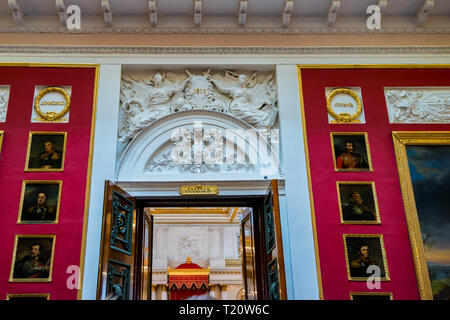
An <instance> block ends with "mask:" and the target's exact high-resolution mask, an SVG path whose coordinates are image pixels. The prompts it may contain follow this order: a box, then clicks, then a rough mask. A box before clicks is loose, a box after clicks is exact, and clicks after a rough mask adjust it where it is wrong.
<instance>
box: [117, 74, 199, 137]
mask: <svg viewBox="0 0 450 320" xmlns="http://www.w3.org/2000/svg"><path fill="white" fill-rule="evenodd" d="M190 79H191V77H190V76H189V77H188V78H187V79H185V80H184V81H183V82H182V83H181V84H178V85H177V84H174V83H171V82H170V81H166V80H165V79H164V76H163V75H162V74H161V73H159V72H157V73H155V75H154V76H153V79H152V80H147V79H145V80H144V81H142V82H141V83H140V82H136V81H134V80H133V79H131V78H129V79H124V80H123V85H122V98H123V99H124V100H125V101H123V100H122V101H123V102H122V107H123V110H124V111H125V113H127V114H128V119H127V120H128V121H127V123H126V125H125V131H127V132H126V134H125V135H124V136H122V137H121V140H126V139H129V138H131V137H133V136H134V135H136V133H138V132H139V131H140V130H141V129H142V128H144V127H145V126H147V125H148V124H149V123H150V122H152V121H154V120H156V119H159V118H161V117H163V116H165V115H168V114H170V113H171V112H172V110H171V108H170V105H169V100H170V99H171V98H172V96H174V95H175V94H176V93H178V94H180V93H181V92H183V90H184V89H185V88H186V85H187V83H188V82H189V81H190ZM133 87H134V88H133ZM125 88H128V89H129V90H126V89H125ZM130 89H131V90H130ZM130 91H131V92H130ZM127 98H128V99H127ZM180 99H182V97H180V95H178V96H177V101H179V100H180Z"/></svg>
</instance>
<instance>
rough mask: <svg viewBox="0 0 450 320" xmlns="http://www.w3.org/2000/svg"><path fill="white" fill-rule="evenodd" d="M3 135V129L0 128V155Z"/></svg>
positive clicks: (0, 153)
mask: <svg viewBox="0 0 450 320" xmlns="http://www.w3.org/2000/svg"><path fill="white" fill-rule="evenodd" d="M4 135H5V131H3V130H0V156H1V155H2V145H3V136H4Z"/></svg>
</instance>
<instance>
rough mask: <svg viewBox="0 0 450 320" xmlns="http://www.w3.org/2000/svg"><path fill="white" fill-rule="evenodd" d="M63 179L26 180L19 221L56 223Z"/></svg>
mask: <svg viewBox="0 0 450 320" xmlns="http://www.w3.org/2000/svg"><path fill="white" fill-rule="evenodd" d="M60 196H61V181H46V180H43V181H24V183H23V191H22V202H21V209H20V213H19V219H18V223H56V222H57V217H58V212H59V202H60Z"/></svg>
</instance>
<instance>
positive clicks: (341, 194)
mask: <svg viewBox="0 0 450 320" xmlns="http://www.w3.org/2000/svg"><path fill="white" fill-rule="evenodd" d="M336 186H337V192H338V202H339V213H340V217H341V223H343V224H380V223H381V222H380V213H379V210H378V201H377V195H376V191H375V182H373V181H338V182H336Z"/></svg>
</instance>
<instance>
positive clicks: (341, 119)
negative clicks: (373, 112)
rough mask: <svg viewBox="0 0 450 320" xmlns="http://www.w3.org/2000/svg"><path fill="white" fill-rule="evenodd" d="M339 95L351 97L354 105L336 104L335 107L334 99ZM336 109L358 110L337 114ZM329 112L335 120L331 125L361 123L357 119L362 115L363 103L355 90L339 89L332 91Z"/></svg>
mask: <svg viewBox="0 0 450 320" xmlns="http://www.w3.org/2000/svg"><path fill="white" fill-rule="evenodd" d="M339 94H344V95H348V96H350V97H351V98H352V99H353V100H354V103H355V104H356V106H355V105H353V103H352V102H346V103H343V102H336V103H335V104H334V105H333V104H332V102H333V98H334V97H336V96H337V95H339ZM336 107H348V108H350V109H352V110H353V109H356V110H355V111H354V112H352V113H350V112H339V113H338V112H336V111H335V109H334V108H336ZM327 111H328V114H329V115H330V116H332V117H333V118H334V119H335V120H333V121H332V122H331V123H360V120H358V119H357V118H358V117H359V115H360V114H361V111H362V103H361V99H360V98H359V96H358V94H357V93H356V92H354V91H353V90H350V89H347V88H338V89H334V90H333V91H331V92H330V93H329V94H328V96H327Z"/></svg>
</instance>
